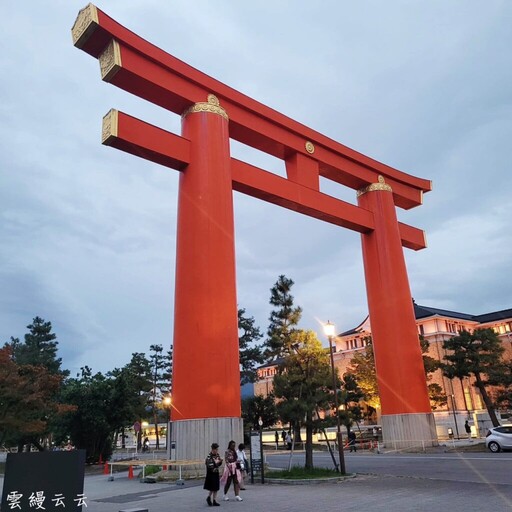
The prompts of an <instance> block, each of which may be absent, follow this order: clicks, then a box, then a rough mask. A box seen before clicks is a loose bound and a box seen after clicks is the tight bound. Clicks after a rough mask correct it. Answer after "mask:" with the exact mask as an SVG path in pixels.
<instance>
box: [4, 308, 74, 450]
mask: <svg viewBox="0 0 512 512" xmlns="http://www.w3.org/2000/svg"><path fill="white" fill-rule="evenodd" d="M27 329H29V332H28V333H27V334H25V336H24V339H23V341H22V342H20V340H19V338H12V337H11V341H10V343H6V344H5V346H4V348H8V351H9V354H10V358H11V360H12V362H13V363H14V364H15V365H16V367H17V369H18V370H17V371H18V373H19V375H20V376H21V377H22V380H21V381H22V382H23V386H24V388H25V389H33V390H34V396H38V397H39V404H38V406H37V407H32V408H31V409H30V410H28V411H25V414H24V417H25V420H27V422H28V424H29V425H32V426H34V425H37V426H38V427H37V429H36V430H34V431H31V432H32V434H29V433H28V432H24V431H23V429H22V430H20V431H19V432H18V434H17V439H18V441H17V444H18V447H19V449H20V450H21V449H22V446H23V445H24V444H25V445H28V446H30V445H31V444H32V445H34V446H36V447H37V448H38V449H39V450H42V449H44V446H46V445H48V443H49V438H50V430H51V426H52V425H53V423H54V422H55V421H58V416H59V414H60V413H61V412H63V410H65V409H66V408H65V407H62V406H61V405H60V404H59V392H60V389H61V385H62V382H63V379H64V376H66V375H67V374H68V373H69V372H67V371H63V370H61V363H62V359H61V358H59V357H57V350H58V342H57V336H56V335H55V334H54V333H53V332H52V324H51V322H45V321H44V320H43V319H42V318H40V317H37V316H36V317H35V318H34V319H33V321H32V323H31V324H30V325H28V326H27ZM21 381H19V382H21ZM12 391H14V390H12ZM43 398H44V400H43ZM27 415H29V416H30V417H29V418H28V417H27ZM43 426H44V429H43ZM30 428H32V427H30Z"/></svg>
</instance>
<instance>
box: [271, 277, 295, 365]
mask: <svg viewBox="0 0 512 512" xmlns="http://www.w3.org/2000/svg"><path fill="white" fill-rule="evenodd" d="M293 284H294V283H293V281H292V280H291V279H289V278H287V277H286V276H284V275H280V276H279V278H278V280H277V281H276V283H275V284H274V286H273V287H272V288H271V290H270V304H271V305H272V306H274V309H273V310H272V312H271V313H270V318H269V321H270V324H269V327H268V330H267V336H268V337H267V339H266V341H265V352H264V355H265V359H266V360H267V361H271V360H275V359H277V358H280V357H283V356H286V355H288V354H290V352H291V350H292V349H291V345H292V344H293V341H292V338H291V335H292V334H293V332H294V330H296V326H297V325H298V323H299V321H300V318H301V316H302V308H300V307H298V306H297V307H294V305H293V295H292V294H291V293H290V292H291V288H292V286H293Z"/></svg>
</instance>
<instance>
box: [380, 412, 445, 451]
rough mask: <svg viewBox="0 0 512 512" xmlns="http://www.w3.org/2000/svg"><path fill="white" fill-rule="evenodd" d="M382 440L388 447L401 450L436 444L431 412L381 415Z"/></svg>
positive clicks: (434, 424) (434, 425) (434, 426)
mask: <svg viewBox="0 0 512 512" xmlns="http://www.w3.org/2000/svg"><path fill="white" fill-rule="evenodd" d="M381 421H382V440H383V442H384V446H385V447H386V448H388V449H394V450H403V449H417V448H425V447H429V446H437V445H438V441H437V433H436V423H435V421H434V415H433V414H432V413H416V414H389V415H384V414H383V415H382V419H381Z"/></svg>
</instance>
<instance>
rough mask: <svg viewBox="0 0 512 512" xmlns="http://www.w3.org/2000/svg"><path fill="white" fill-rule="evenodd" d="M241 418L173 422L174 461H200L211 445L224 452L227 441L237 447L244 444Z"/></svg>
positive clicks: (222, 453) (222, 454)
mask: <svg viewBox="0 0 512 512" xmlns="http://www.w3.org/2000/svg"><path fill="white" fill-rule="evenodd" d="M243 434H244V429H243V420H242V418H205V419H199V420H182V421H173V422H172V426H171V438H172V441H175V442H176V452H175V453H176V460H196V459H198V460H202V459H205V458H206V456H207V455H208V453H209V452H210V449H211V445H212V443H217V444H218V445H219V453H220V456H221V457H222V458H224V452H225V451H226V449H227V447H228V443H229V441H231V440H233V441H235V443H236V446H237V448H238V445H239V444H240V443H243V442H244V437H243Z"/></svg>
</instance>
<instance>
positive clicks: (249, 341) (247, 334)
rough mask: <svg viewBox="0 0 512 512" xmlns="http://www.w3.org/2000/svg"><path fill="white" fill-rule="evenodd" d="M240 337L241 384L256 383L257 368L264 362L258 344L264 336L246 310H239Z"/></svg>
mask: <svg viewBox="0 0 512 512" xmlns="http://www.w3.org/2000/svg"><path fill="white" fill-rule="evenodd" d="M238 331H239V333H240V332H241V334H240V335H239V337H238V343H239V347H240V365H241V371H240V384H241V385H244V384H247V383H248V382H256V381H257V380H258V373H257V371H256V366H257V365H260V364H262V363H263V362H264V357H263V353H262V349H261V345H257V344H256V342H257V341H258V340H259V339H260V338H261V337H262V336H263V335H262V334H261V331H260V329H259V327H256V326H255V325H254V317H252V316H251V317H248V316H245V309H239V310H238Z"/></svg>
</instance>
